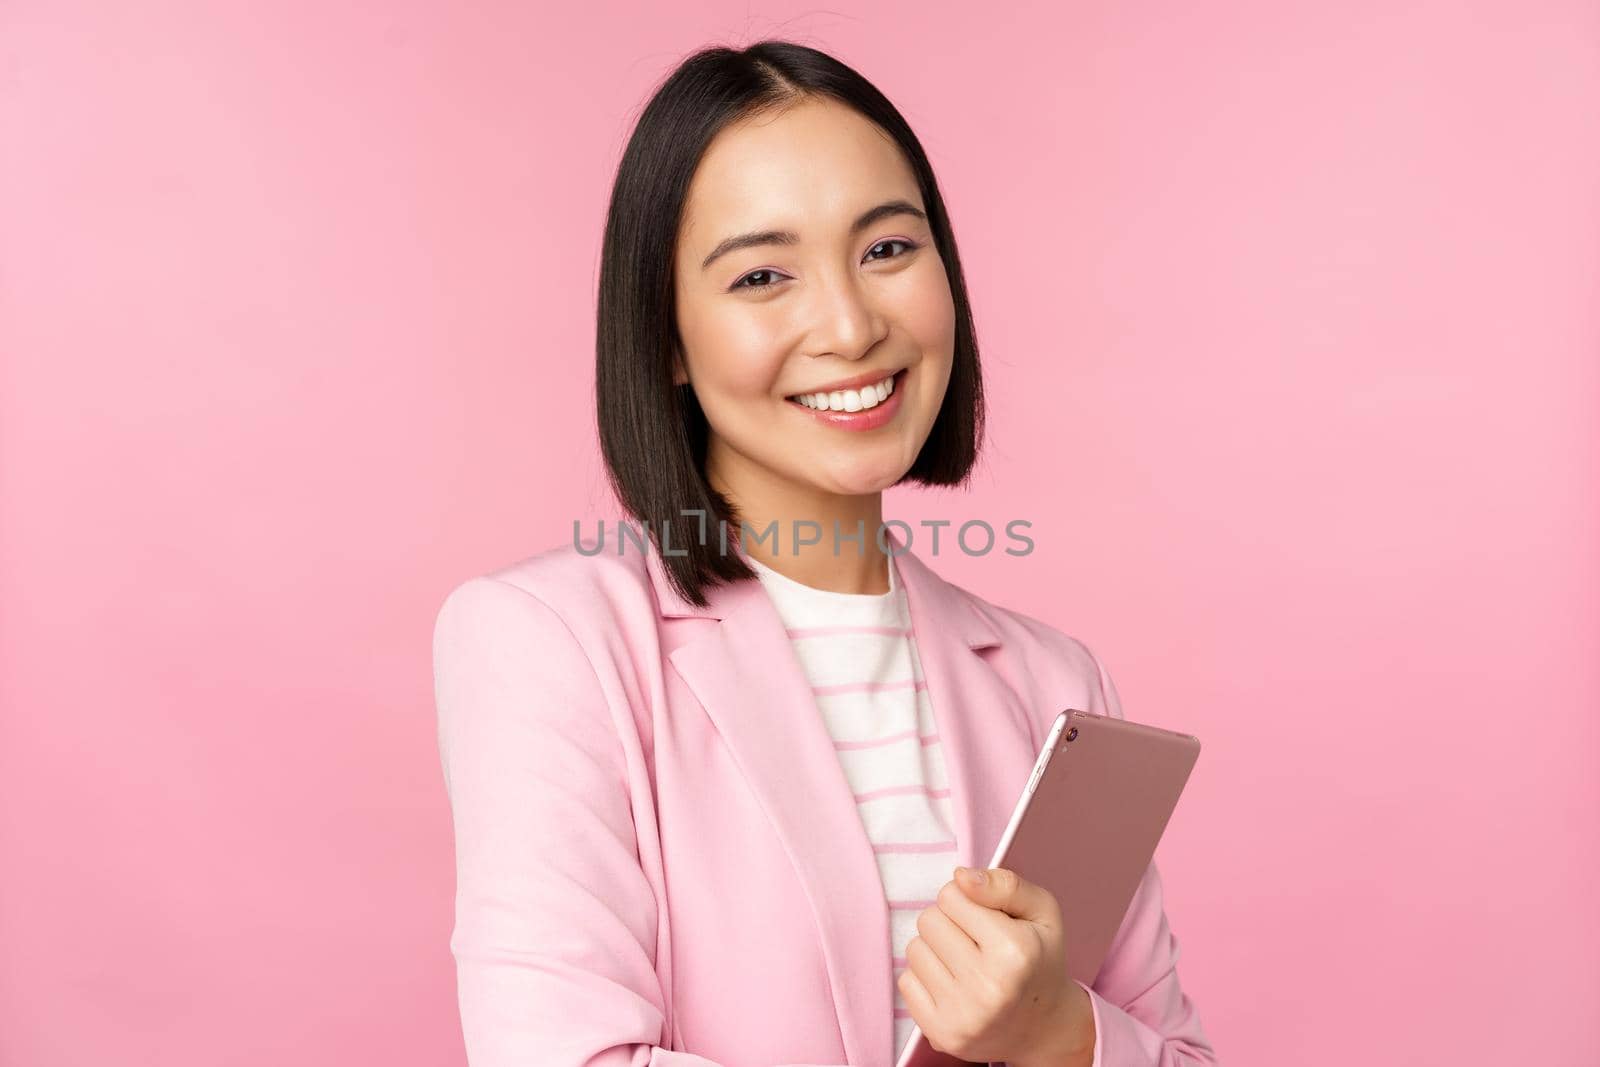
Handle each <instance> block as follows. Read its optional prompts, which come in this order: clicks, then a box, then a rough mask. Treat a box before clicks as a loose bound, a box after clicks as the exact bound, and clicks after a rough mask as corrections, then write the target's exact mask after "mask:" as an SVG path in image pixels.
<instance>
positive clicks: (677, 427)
mask: <svg viewBox="0 0 1600 1067" xmlns="http://www.w3.org/2000/svg"><path fill="white" fill-rule="evenodd" d="M824 97H825V98H831V99H832V100H836V101H839V102H840V103H843V104H845V105H846V106H848V107H851V108H853V109H854V110H855V111H857V112H858V113H860V114H861V115H862V116H863V117H865V118H866V119H868V120H869V121H871V122H873V123H875V124H876V125H877V126H879V127H880V128H881V129H882V130H884V132H886V133H887V134H888V135H889V136H890V137H891V138H893V139H894V141H895V143H896V144H898V145H899V147H900V150H901V152H903V153H904V155H905V158H906V161H907V162H908V163H909V164H910V167H911V170H912V172H913V173H914V174H915V175H916V179H917V186H918V189H919V190H920V192H921V194H922V200H923V207H924V209H925V211H926V214H927V223H928V226H929V228H930V229H931V230H932V231H933V240H934V243H935V245H936V246H937V247H938V251H939V255H940V257H941V259H942V260H943V262H944V267H945V271H946V273H947V275H948V276H949V281H950V292H951V295H952V297H953V299H954V304H955V352H954V358H953V363H952V366H951V371H950V382H949V385H948V386H947V388H946V390H945V395H944V401H943V403H942V405H941V406H940V408H939V414H938V417H937V418H936V419H935V421H934V424H933V428H932V430H931V431H930V432H929V435H928V439H927V441H926V442H924V444H923V446H922V449H921V451H920V452H919V453H918V455H917V458H916V460H915V462H914V463H913V464H912V465H911V468H910V470H908V471H907V472H906V474H905V475H904V477H903V478H902V479H901V480H902V481H912V482H918V483H921V484H923V485H959V484H961V483H962V482H964V481H966V479H967V476H968V475H969V474H970V472H971V470H972V467H973V464H974V462H975V461H976V459H977V453H978V445H979V442H980V441H981V440H982V437H983V407H984V405H983V382H982V376H981V374H980V371H979V365H978V342H977V335H976V332H975V331H974V328H973V321H972V310H971V306H970V304H969V303H968V298H967V287H966V282H965V280H964V278H963V277H962V273H961V260H960V257H959V256H958V255H957V253H956V240H955V234H954V233H953V232H952V230H951V228H950V220H949V217H948V216H947V214H946V212H945V207H944V200H943V198H942V197H941V196H940V195H939V186H938V183H937V182H936V181H935V180H934V175H933V168H932V167H931V166H930V164H929V163H928V157H927V154H926V153H925V152H924V151H923V149H922V145H921V143H920V142H919V141H918V140H917V137H916V135H915V134H914V133H912V131H911V127H910V126H909V125H908V124H907V123H906V121H905V119H904V118H903V117H902V116H901V114H900V112H899V111H898V110H896V109H895V107H894V105H893V104H891V103H890V102H889V101H888V99H887V98H886V97H885V96H884V95H883V94H882V93H881V92H879V91H878V89H877V88H876V87H874V86H873V85H872V83H870V82H869V81H867V80H866V79H865V78H863V77H862V76H861V75H860V74H858V73H856V71H854V70H852V69H851V68H850V67H848V66H846V65H845V64H844V63H842V62H840V61H839V60H838V59H835V58H834V57H832V56H830V55H828V54H827V53H825V52H820V51H818V50H817V49H814V48H810V47H807V46H805V45H801V44H796V43H793V42H790V41H780V40H766V41H759V42H757V43H755V44H753V45H750V46H749V47H747V48H744V49H740V50H736V49H732V48H727V47H720V46H718V47H708V48H704V49H702V50H700V51H698V52H696V53H694V54H693V55H691V56H690V57H689V58H688V59H686V60H685V61H684V62H683V63H681V64H680V65H679V66H678V67H677V68H676V69H675V70H674V71H673V72H672V73H671V74H670V75H668V76H667V78H666V79H665V80H664V81H663V82H662V83H661V85H660V87H659V88H658V89H657V90H656V92H655V93H654V95H653V96H652V97H651V98H650V100H649V102H648V103H647V104H646V106H645V108H644V110H643V111H642V112H641V114H640V116H639V120H638V122H637V123H636V125H635V127H634V130H633V133H632V136H631V137H630V138H629V139H628V144H627V148H626V149H625V150H624V152H623V154H622V159H621V161H620V162H619V164H618V166H617V175H616V180H615V182H614V184H613V186H612V190H611V202H610V207H609V209H608V212H607V215H606V229H605V239H604V245H603V248H602V250H601V260H600V291H599V301H598V307H597V322H596V334H595V390H596V397H595V399H596V405H595V407H596V415H597V419H598V422H599V432H600V448H601V452H602V453H603V454H604V456H605V462H606V469H607V474H608V477H609V479H610V481H611V485H612V488H613V489H614V490H615V492H616V494H617V497H618V498H619V500H620V501H621V503H622V505H623V507H624V508H626V509H627V511H628V512H629V513H630V514H632V515H633V516H634V517H635V518H637V519H639V520H641V522H642V523H644V524H645V526H646V529H647V530H648V531H649V536H650V539H651V541H652V542H654V543H655V545H656V547H657V548H659V547H660V540H659V537H660V534H659V530H660V529H661V524H670V525H671V526H672V534H671V535H670V543H671V547H672V554H670V555H669V554H667V553H665V552H662V553H661V559H662V562H663V564H664V565H665V567H666V573H667V574H668V576H669V578H670V580H671V582H672V584H673V586H674V587H675V588H676V589H677V590H678V591H679V592H680V593H681V594H682V595H683V596H684V597H685V599H687V600H689V601H690V602H691V603H694V604H697V605H704V604H705V603H706V597H705V589H706V588H707V587H709V586H711V585H714V584H717V583H720V582H729V581H737V580H741V579H745V578H753V577H755V572H754V571H753V570H752V569H751V567H750V566H749V564H747V563H746V562H745V561H744V560H743V559H742V558H741V556H740V555H739V553H737V552H724V551H723V550H722V546H721V543H720V542H719V536H718V525H717V524H718V522H719V520H720V521H721V522H724V523H726V524H727V527H726V529H727V543H729V544H736V543H738V540H739V533H738V531H739V518H740V517H739V515H738V514H737V513H736V511H735V509H734V508H733V506H732V505H731V504H730V503H729V501H728V500H727V498H726V497H724V496H723V495H722V494H721V493H719V492H717V491H716V490H715V489H713V488H712V487H711V485H710V484H709V483H708V482H707V480H706V475H705V459H706V445H707V440H708V437H709V431H710V428H709V425H708V424H707V422H706V417H705V413H704V412H703V411H702V410H701V408H700V404H699V402H698V401H697V399H696V398H695V395H694V390H693V388H692V387H691V386H690V385H688V384H683V385H675V384H674V383H673V380H672V379H673V361H674V357H675V355H676V354H677V352H678V350H679V347H680V339H679V336H678V327H677V307H676V302H675V299H674V282H675V280H674V277H673V259H674V256H675V253H676V249H677V245H678V229H679V224H680V221H681V219H682V215H683V207H684V202H685V200H686V199H687V197H688V191H689V184H690V180H691V179H692V178H693V176H694V173H695V170H696V168H697V167H698V165H699V163H700V159H701V157H702V155H703V154H704V153H705V150H706V147H707V146H708V145H709V144H710V143H711V140H712V138H713V137H715V136H716V134H717V133H718V132H720V131H721V130H722V129H723V128H724V127H726V126H728V125H729V124H730V123H733V122H735V121H738V120H741V119H744V118H747V117H751V116H755V115H759V114H762V113H765V112H772V111H779V110H782V109H784V108H787V107H790V106H792V105H795V104H798V103H800V102H802V101H803V100H806V99H812V98H824ZM685 511H688V512H690V513H691V514H690V515H688V516H684V515H683V512H685ZM695 511H699V512H700V513H701V515H702V517H703V518H696V517H695V516H694V515H693V514H692V513H693V512H695ZM702 531H704V533H705V536H701V534H702ZM619 534H620V530H619ZM867 536H868V537H872V536H873V532H872V531H869V532H868V533H867ZM680 551H683V552H684V554H683V555H679V554H678V553H679V552H680Z"/></svg>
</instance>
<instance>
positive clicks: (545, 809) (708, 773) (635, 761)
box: [433, 542, 1216, 1067]
mask: <svg viewBox="0 0 1600 1067" xmlns="http://www.w3.org/2000/svg"><path fill="white" fill-rule="evenodd" d="M896 543H897V545H898V544H899V542H896ZM898 562H899V566H900V575H901V579H902V583H903V585H904V587H905V590H906V595H907V598H908V600H909V604H910V610H911V616H912V623H913V629H914V632H915V634H916V640H917V645H918V651H919V653H920V656H921V659H922V664H923V671H924V674H925V676H926V679H927V683H928V693H929V696H930V699H931V702H932V706H933V710H934V714H935V718H936V721H937V723H938V730H939V736H940V738H941V740H942V742H943V752H944V757H945V763H946V767H947V770H948V773H949V778H950V783H951V790H952V797H951V799H952V807H953V811H954V815H955V825H954V827H953V829H954V831H955V836H956V840H957V843H958V846H959V849H958V852H959V859H958V862H959V863H961V864H962V865H966V866H975V865H976V866H981V865H983V864H986V863H987V862H988V860H989V858H990V856H991V854H992V852H993V849H994V847H995V845H996V844H997V843H998V842H999V839H1000V835H1001V833H1002V832H1003V831H1004V829H1005V824H1006V821H1007V819H1008V818H1009V816H1010V814H1011V809H1012V806H1013V804H1014V803H1015V800H1016V795H1017V791H1018V789H1019V788H1020V787H1021V786H1022V784H1023V783H1024V782H1025V780H1026V779H1027V776H1028V773H1029V771H1030V770H1031V768H1032V765H1033V760H1034V757H1035V755H1036V754H1037V752H1038V750H1039V746H1040V745H1041V744H1043V739H1044V732H1045V729H1046V727H1047V726H1048V725H1049V723H1050V721H1051V720H1052V719H1053V718H1054V717H1055V715H1056V713H1057V712H1059V711H1060V710H1061V709H1063V708H1067V707H1078V708H1083V709H1085V710H1088V711H1093V712H1097V713H1100V714H1108V715H1115V716H1118V717H1121V716H1122V710H1121V707H1120V705H1119V703H1118V698H1117V693H1116V689H1115V688H1114V686H1113V685H1112V682H1111V679H1110V678H1109V677H1108V676H1107V674H1106V672H1105V669H1104V668H1103V667H1102V666H1101V665H1100V663H1099V661H1098V660H1096V658H1095V657H1094V655H1093V654H1092V653H1091V652H1090V651H1089V650H1088V649H1087V648H1086V647H1085V646H1084V645H1083V644H1081V643H1080V642H1078V641H1077V640H1076V639H1074V638H1071V637H1068V636H1066V635H1065V634H1063V633H1061V632H1060V631H1058V630H1056V629H1053V628H1052V627H1050V626H1047V625H1045V624H1044V623H1041V622H1039V621H1037V620H1035V619H1033V618H1030V617H1028V616H1026V615H1023V614H1021V613H1019V612H1015V611H1010V610H1007V609H1005V608H1001V607H997V606H995V605H993V604H990V603H988V602H987V601H984V600H982V599H981V598H979V597H977V596H975V595H973V594H972V593H969V592H967V591H966V590H964V589H961V588H959V587H957V586H955V585H953V584H950V583H948V582H946V581H944V580H943V579H941V578H940V577H939V576H938V575H937V574H935V573H934V572H933V571H932V570H931V569H929V567H928V566H927V564H925V563H924V562H923V561H921V560H920V559H918V558H917V556H916V555H915V554H913V553H910V552H906V553H904V554H902V555H900V556H899V557H898ZM433 641H434V644H433V655H434V680H435V696H436V700H437V711H438V731H439V733H438V739H439V749H440V757H441V761H442V764H443V770H444V778H445V785H446V788H447V791H448V793H449V797H450V804H451V811H452V817H453V820H454V828H455V848H456V879H457V888H456V905H455V925H454V930H453V933H452V935H451V938H450V950H451V952H452V954H453V955H454V958H455V963H456V973H457V983H458V991H459V999H460V1010H461V1027H462V1031H463V1035H464V1038H465V1042H466V1049H467V1056H468V1060H469V1062H470V1063H471V1064H472V1067H580V1065H584V1067H589V1065H624V1064H626V1065H630V1067H643V1065H646V1064H650V1065H653V1067H691V1065H692V1067H718V1065H720V1067H735V1065H738V1067H745V1065H754V1064H808V1065H829V1067H834V1065H853V1067H892V1064H891V1058H892V1052H893V1050H892V1049H891V1048H890V1041H891V1033H892V1012H893V997H894V988H893V979H892V973H893V968H892V965H891V960H890V935H889V919H888V914H887V909H886V907H885V905H884V899H883V888H882V885H881V883H880V881H879V875H878V868H877V864H876V861H875V860H874V858H873V852H872V848H871V845H870V843H869V841H868V839H867V836H866V832H865V830H864V829H863V826H862V823H861V819H860V816H859V814H858V813H857V809H856V807H855V802H854V800H853V798H852V796H851V791H850V788H849V785H848V783H847V782H846V780H845V777H844V772H843V770H842V768H841V767H840V764H839V760H838V756H837V754H836V753H835V751H834V748H833V744H832V741H831V739H830V738H829V736H828V734H827V732H826V729H825V728H824V726H823V724H822V721H821V719H820V717H819V715H818V714H817V710H816V707H815V704H814V702H813V698H812V696H811V693H810V689H809V687H808V685H807V683H806V681H805V678H804V676H803V674H802V673H801V668H800V665H799V663H798V661H797V660H796V658H795V656H794V653H793V650H792V648H791V646H790V644H789V640H788V638H787V636H786V634H785V632H784V629H783V626H782V623H781V622H780V621H779V619H778V616H777V613H776V611H775V609H774V608H773V606H772V604H771V601H770V600H769V598H768V595H767V593H766V591H765V590H764V589H763V588H762V586H761V585H760V584H759V583H758V582H755V581H745V582H739V583H736V584H734V585H730V586H722V587H720V588H719V589H717V590H715V591H714V592H713V593H712V594H711V600H710V604H709V605H708V606H706V607H704V608H697V607H695V606H693V605H692V604H689V603H688V602H687V601H685V600H683V599H682V598H681V597H679V596H678V595H677V594H676V593H675V592H674V591H673V590H672V588H671V587H670V586H669V585H668V584H667V581H666V578H665V576H664V574H663V572H662V569H661V561H660V558H659V557H658V556H657V555H656V554H655V553H654V552H653V551H652V552H651V553H650V554H649V555H648V556H646V555H644V554H643V553H641V552H639V551H638V550H637V549H636V547H635V546H633V545H629V546H628V550H627V552H626V553H625V554H624V555H622V556H620V557H619V556H617V555H616V554H615V548H614V546H613V545H611V544H608V545H607V547H606V550H605V552H604V553H603V554H602V555H599V556H594V557H586V556H584V555H582V554H581V553H579V552H578V551H577V550H576V549H574V548H573V547H571V546H570V545H568V546H563V547H560V548H555V549H551V550H549V551H546V552H542V553H540V554H538V555H536V556H533V557H531V558H529V559H525V560H523V561H521V562H519V563H515V564H512V565H510V566H507V567H505V568H503V569H501V570H498V571H495V572H493V573H491V574H488V575H485V576H481V577H476V578H472V579H469V580H467V581H465V582H463V583H462V584H461V585H459V586H458V587H456V588H455V589H453V590H452V591H451V592H450V593H449V595H448V596H447V597H446V598H445V600H444V602H443V604H442V606H441V608H440V609H439V614H438V618H437V621H436V623H435V629H434V635H433ZM1161 892H1162V891H1161V881H1160V878H1159V876H1158V875H1157V872H1156V869H1155V867H1154V865H1152V866H1151V867H1150V868H1149V869H1148V870H1147V872H1146V874H1145V877H1144V879H1143V881H1142V883H1141V884H1140V886H1139V890H1138V893H1137V895H1136V896H1135V898H1134V901H1133V904H1132V906H1131V908H1130V910H1129V913H1128V915H1127V918H1126V919H1125V920H1124V922H1123V925H1122V928H1121V930H1120V932H1119V933H1118V935H1117V938H1116V941H1115V942H1114V943H1113V944H1112V946H1111V950H1110V955H1109V956H1108V958H1107V959H1106V962H1105V965H1104V967H1103V968H1102V970H1101V971H1100V973H1099V975H1098V977H1097V978H1096V979H1095V981H1094V983H1093V986H1092V988H1091V990H1090V993H1091V1001H1092V1003H1093V1006H1094V1012H1095V1024H1096V1029H1097V1042H1096V1046H1097V1047H1096V1053H1095V1064H1096V1065H1097V1067H1157V1065H1161V1067H1167V1065H1178V1064H1214V1063H1216V1056H1215V1053H1214V1052H1213V1050H1212V1047H1211V1044H1210V1042H1209V1041H1208V1039H1207V1038H1206V1036H1205V1034H1204V1032H1203V1030H1202V1028H1201V1025H1200V1019H1199V1016H1198V1013H1197V1011H1196V1009H1195V1006H1194V1004H1193V1002H1192V1001H1190V999H1189V998H1188V997H1187V996H1186V995H1185V994H1184V992H1183V990H1182V989H1181V988H1180V986H1179V983H1178V975H1177V972H1176V970H1175V969H1174V965H1175V964H1176V963H1177V960H1178V942H1177V939H1176V938H1175V937H1174V936H1173V934H1172V932H1171V930H1170V929H1169V927H1168V924H1167V921H1166V916H1165V914H1164V913H1163V910H1162V898H1161Z"/></svg>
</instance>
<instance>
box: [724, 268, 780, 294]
mask: <svg viewBox="0 0 1600 1067" xmlns="http://www.w3.org/2000/svg"><path fill="white" fill-rule="evenodd" d="M763 276H766V277H768V278H772V277H777V278H785V277H788V275H785V274H779V273H778V272H777V271H775V270H773V269H772V268H771V267H762V268H761V269H760V270H753V271H751V272H750V273H749V274H746V275H745V276H744V277H743V278H740V279H739V280H738V281H736V282H734V283H733V285H732V287H731V288H732V289H771V288H772V284H773V283H771V282H770V281H769V282H767V283H766V284H763V285H746V284H745V282H747V281H749V280H750V279H752V278H760V277H763Z"/></svg>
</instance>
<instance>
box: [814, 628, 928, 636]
mask: <svg viewBox="0 0 1600 1067" xmlns="http://www.w3.org/2000/svg"><path fill="white" fill-rule="evenodd" d="M784 632H785V633H787V634H788V635H789V636H790V637H832V636H833V635H834V634H882V635H883V636H884V637H910V636H911V631H910V630H907V629H902V628H901V627H899V626H791V627H788V628H787V629H786V630H785V631H784Z"/></svg>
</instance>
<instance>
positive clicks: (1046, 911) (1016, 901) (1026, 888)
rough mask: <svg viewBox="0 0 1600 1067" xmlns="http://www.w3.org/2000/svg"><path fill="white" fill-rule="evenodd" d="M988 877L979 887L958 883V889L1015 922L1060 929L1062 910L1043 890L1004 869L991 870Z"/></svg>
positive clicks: (1050, 895) (1037, 885)
mask: <svg viewBox="0 0 1600 1067" xmlns="http://www.w3.org/2000/svg"><path fill="white" fill-rule="evenodd" d="M985 873H986V875H987V877H985V879H984V881H983V882H982V884H980V885H976V886H974V885H971V884H970V883H963V882H960V881H959V880H958V882H957V886H958V887H959V888H961V889H963V890H965V891H966V893H967V895H968V896H969V897H971V898H972V899H973V900H975V901H977V902H978V903H979V904H982V905H984V906H985V907H988V908H992V909H995V910H997V911H1002V912H1004V913H1005V914H1007V915H1009V916H1011V917H1012V918H1013V919H1026V920H1028V921H1029V922H1035V923H1039V924H1040V925H1042V926H1058V925H1060V921H1061V909H1060V906H1059V904H1058V902H1057V901H1056V898H1055V896H1054V895H1053V894H1052V893H1051V892H1050V891H1049V890H1048V889H1046V888H1045V887H1044V886H1042V885H1040V884H1039V883H1037V882H1030V881H1029V880H1028V879H1026V878H1024V877H1022V875H1020V874H1018V873H1017V872H1016V871H1013V870H1010V869H1008V868H1005V867H992V868H989V869H988V870H987V871H986V872H985Z"/></svg>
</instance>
